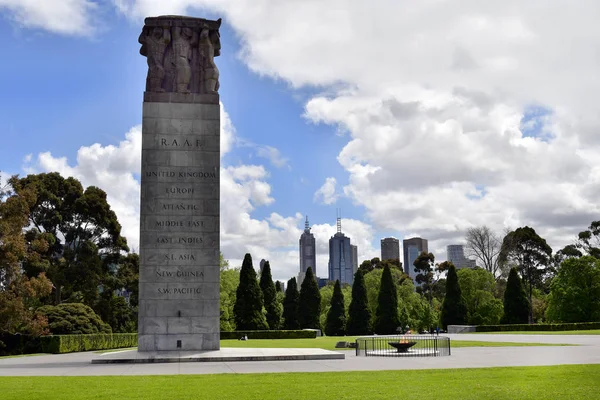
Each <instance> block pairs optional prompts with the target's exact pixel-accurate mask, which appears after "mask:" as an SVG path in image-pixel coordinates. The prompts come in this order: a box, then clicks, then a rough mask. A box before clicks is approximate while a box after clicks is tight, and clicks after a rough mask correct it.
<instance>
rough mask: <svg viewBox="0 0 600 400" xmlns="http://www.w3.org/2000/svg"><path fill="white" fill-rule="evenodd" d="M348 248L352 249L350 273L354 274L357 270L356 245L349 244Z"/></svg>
mask: <svg viewBox="0 0 600 400" xmlns="http://www.w3.org/2000/svg"><path fill="white" fill-rule="evenodd" d="M350 249H352V275H353V276H354V274H355V273H356V271H357V270H358V246H355V245H353V244H351V245H350Z"/></svg>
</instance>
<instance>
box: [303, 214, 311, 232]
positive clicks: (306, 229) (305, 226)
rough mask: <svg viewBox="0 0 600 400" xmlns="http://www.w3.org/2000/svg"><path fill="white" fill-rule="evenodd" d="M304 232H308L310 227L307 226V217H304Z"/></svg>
mask: <svg viewBox="0 0 600 400" xmlns="http://www.w3.org/2000/svg"><path fill="white" fill-rule="evenodd" d="M304 230H305V231H308V230H310V225H308V215H307V216H306V221H305V222H304Z"/></svg>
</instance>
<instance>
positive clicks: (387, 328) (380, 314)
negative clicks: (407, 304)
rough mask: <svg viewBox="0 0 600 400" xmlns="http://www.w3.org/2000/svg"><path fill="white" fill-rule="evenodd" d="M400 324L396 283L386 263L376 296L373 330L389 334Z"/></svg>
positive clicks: (394, 331) (379, 333)
mask: <svg viewBox="0 0 600 400" xmlns="http://www.w3.org/2000/svg"><path fill="white" fill-rule="evenodd" d="M399 326H400V317H399V315H398V293H397V292H396V283H395V282H394V279H393V278H392V272H391V270H390V267H389V265H388V264H386V265H385V266H384V267H383V273H382V274H381V285H380V287H379V296H378V297H377V310H376V312H375V322H374V324H373V330H374V331H375V333H377V334H378V335H391V334H394V333H396V330H397V329H398V327H399Z"/></svg>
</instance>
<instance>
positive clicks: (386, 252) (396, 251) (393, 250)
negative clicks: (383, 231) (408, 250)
mask: <svg viewBox="0 0 600 400" xmlns="http://www.w3.org/2000/svg"><path fill="white" fill-rule="evenodd" d="M396 259H398V260H400V241H399V240H398V239H396V238H394V237H387V238H384V239H381V261H384V260H396Z"/></svg>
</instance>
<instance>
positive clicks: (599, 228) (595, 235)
mask: <svg viewBox="0 0 600 400" xmlns="http://www.w3.org/2000/svg"><path fill="white" fill-rule="evenodd" d="M577 239H578V243H577V245H576V246H577V247H578V248H580V249H582V250H583V251H585V252H586V253H587V254H588V255H590V256H592V257H595V258H598V259H600V221H593V222H592V223H591V224H590V226H589V228H588V229H587V230H585V231H583V232H579V235H578V238H577Z"/></svg>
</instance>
